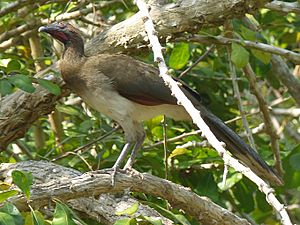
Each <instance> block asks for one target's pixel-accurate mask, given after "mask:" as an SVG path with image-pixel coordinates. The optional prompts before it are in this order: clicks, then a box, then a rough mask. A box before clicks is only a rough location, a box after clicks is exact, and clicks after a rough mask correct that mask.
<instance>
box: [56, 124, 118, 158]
mask: <svg viewBox="0 0 300 225" xmlns="http://www.w3.org/2000/svg"><path fill="white" fill-rule="evenodd" d="M118 129H120V125H117V126H116V127H115V128H113V129H111V130H110V131H109V132H107V133H106V134H104V135H102V136H100V137H98V138H97V139H95V140H93V141H90V142H88V143H87V144H85V145H83V146H80V147H78V148H76V149H75V150H73V151H72V152H79V151H81V150H84V149H87V148H88V147H90V146H91V145H93V144H95V143H97V142H98V141H101V140H103V139H104V138H107V137H108V136H109V135H111V134H112V133H114V132H115V131H117V130H118ZM72 152H66V153H64V154H62V155H60V156H58V157H56V158H54V159H52V160H51V162H55V161H57V160H59V159H62V158H65V157H67V156H68V155H70V154H72Z"/></svg>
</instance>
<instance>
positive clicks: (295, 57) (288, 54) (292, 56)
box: [175, 35, 300, 64]
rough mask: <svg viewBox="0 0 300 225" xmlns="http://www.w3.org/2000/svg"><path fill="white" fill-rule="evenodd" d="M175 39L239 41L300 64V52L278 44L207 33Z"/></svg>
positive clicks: (247, 46) (209, 41)
mask: <svg viewBox="0 0 300 225" xmlns="http://www.w3.org/2000/svg"><path fill="white" fill-rule="evenodd" d="M175 41H191V42H199V43H206V44H212V43H214V44H220V45H230V44H231V43H238V44H241V45H243V46H244V47H246V48H253V49H257V50H260V51H263V52H269V53H272V54H276V55H280V56H282V57H285V58H286V59H288V60H290V61H292V62H294V63H296V64H300V54H298V53H295V52H292V51H289V50H286V49H283V48H279V47H276V46H272V45H268V44H264V43H259V42H253V41H247V40H239V39H233V38H226V37H222V36H205V35H191V36H185V37H178V38H175Z"/></svg>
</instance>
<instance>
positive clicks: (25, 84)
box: [8, 74, 35, 93]
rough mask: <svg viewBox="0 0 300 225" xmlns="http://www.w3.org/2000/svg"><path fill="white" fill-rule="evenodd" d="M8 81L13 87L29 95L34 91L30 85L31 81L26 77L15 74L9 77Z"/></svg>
mask: <svg viewBox="0 0 300 225" xmlns="http://www.w3.org/2000/svg"><path fill="white" fill-rule="evenodd" d="M8 79H9V81H10V82H11V83H12V84H13V85H15V86H16V87H18V88H20V89H21V90H23V91H26V92H29V93H33V92H34V91H35V87H34V86H33V85H32V83H31V79H30V78H29V77H28V76H26V75H22V74H17V75H13V76H11V77H9V78H8Z"/></svg>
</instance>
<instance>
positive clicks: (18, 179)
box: [12, 170, 33, 199]
mask: <svg viewBox="0 0 300 225" xmlns="http://www.w3.org/2000/svg"><path fill="white" fill-rule="evenodd" d="M12 178H13V182H14V183H15V184H16V185H17V186H18V187H19V188H20V189H21V190H22V192H23V193H24V194H25V195H26V197H27V199H29V198H30V188H31V185H32V181H33V176H32V174H31V173H27V172H24V171H20V170H14V171H13V172H12Z"/></svg>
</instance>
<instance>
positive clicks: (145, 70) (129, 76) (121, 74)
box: [39, 22, 283, 185]
mask: <svg viewBox="0 0 300 225" xmlns="http://www.w3.org/2000/svg"><path fill="white" fill-rule="evenodd" d="M39 31H40V32H46V33H48V34H50V35H51V36H52V37H53V38H55V39H56V40H58V41H60V42H61V43H62V44H63V45H64V51H63V54H62V57H61V60H60V70H61V74H62V78H63V79H64V81H65V83H66V84H67V86H68V87H69V88H70V90H71V91H73V92H75V93H76V94H77V95H79V96H80V97H81V98H82V100H83V101H84V102H86V103H87V104H88V105H90V106H91V107H92V108H94V109H95V110H97V111H99V112H101V113H103V114H105V115H107V116H109V117H110V118H112V119H113V120H115V121H116V122H118V123H119V124H120V126H121V127H122V128H123V130H124V133H125V140H126V144H125V145H124V147H123V149H122V152H121V154H120V156H119V158H118V159H117V161H116V163H115V165H114V167H113V168H114V173H115V171H116V170H117V168H119V167H120V164H121V162H122V161H124V159H125V158H126V156H127V155H128V152H129V151H130V150H131V149H132V152H131V155H130V157H129V159H128V161H127V163H126V165H125V167H124V168H131V167H132V165H133V161H134V157H135V155H136V153H137V151H138V149H140V148H141V146H142V143H143V141H144V138H145V131H144V129H143V126H142V121H144V120H148V119H151V118H153V117H155V116H157V115H162V114H164V115H166V116H168V117H171V118H173V119H175V120H191V118H190V116H189V115H188V113H187V112H186V111H185V109H184V108H183V107H182V106H179V105H177V100H176V99H175V98H174V97H173V96H172V95H171V91H170V90H169V88H168V87H167V86H166V85H165V84H164V82H163V80H162V79H161V78H160V77H159V76H158V70H157V69H156V68H154V67H152V66H150V65H148V64H145V63H142V62H140V61H138V60H135V59H133V58H131V57H129V56H126V55H122V54H111V55H110V54H100V55H95V56H89V57H87V56H85V54H84V42H83V39H82V38H81V35H80V34H79V32H78V30H77V29H75V28H74V27H73V26H71V25H70V24H68V23H63V22H59V23H53V24H50V25H47V26H43V27H40V29H39ZM178 82H181V81H178ZM180 88H181V90H182V91H183V92H184V94H185V95H186V96H187V97H188V98H189V99H190V101H191V102H192V103H193V105H194V106H195V107H196V108H197V109H199V111H200V113H201V116H202V118H203V120H204V121H205V122H206V124H207V125H208V126H209V127H210V129H211V131H212V132H213V133H214V134H215V136H216V137H217V139H218V140H220V141H223V142H224V143H225V144H226V148H227V149H228V150H229V151H230V152H231V153H232V154H233V155H234V156H235V157H236V158H238V159H239V160H240V161H241V162H242V163H244V164H245V165H247V166H248V167H250V169H251V170H252V171H253V172H255V173H256V174H257V175H258V176H260V177H261V178H263V179H264V180H266V181H269V182H270V183H272V184H274V185H282V183H283V182H282V180H281V178H280V177H278V176H277V175H276V173H275V172H274V171H273V170H272V169H271V168H270V167H269V166H268V165H267V164H266V163H265V161H264V160H262V159H261V158H260V156H259V155H258V154H257V153H256V151H255V150H253V149H252V148H251V147H250V146H248V145H247V144H246V143H245V142H244V141H243V139H242V138H241V137H239V136H238V135H237V134H236V133H235V132H234V131H232V130H231V129H230V128H229V127H227V126H226V125H225V124H224V123H223V122H222V121H221V120H220V119H219V118H218V117H216V116H215V115H214V114H212V113H211V112H210V111H209V110H208V109H207V108H206V107H205V106H204V105H203V104H202V103H201V97H200V95H199V94H198V93H197V92H195V91H194V90H192V89H191V88H189V87H188V86H187V85H186V84H185V83H183V82H181V85H180ZM113 179H114V178H113Z"/></svg>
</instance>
